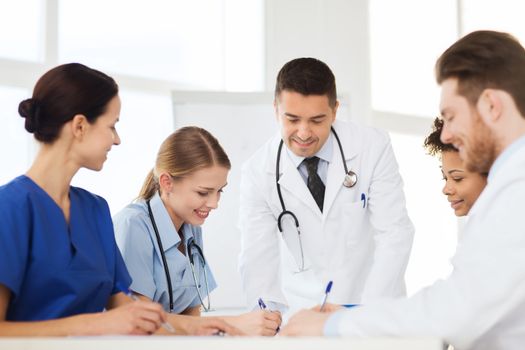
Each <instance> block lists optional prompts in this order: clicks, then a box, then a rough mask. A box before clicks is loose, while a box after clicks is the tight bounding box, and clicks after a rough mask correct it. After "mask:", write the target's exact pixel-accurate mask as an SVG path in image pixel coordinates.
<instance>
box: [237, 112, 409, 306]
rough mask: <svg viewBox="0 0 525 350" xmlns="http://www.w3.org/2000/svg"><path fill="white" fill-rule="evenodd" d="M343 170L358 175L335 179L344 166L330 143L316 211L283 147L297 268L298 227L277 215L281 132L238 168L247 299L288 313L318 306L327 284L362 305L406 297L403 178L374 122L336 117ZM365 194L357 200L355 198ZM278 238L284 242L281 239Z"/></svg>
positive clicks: (342, 298)
mask: <svg viewBox="0 0 525 350" xmlns="http://www.w3.org/2000/svg"><path fill="white" fill-rule="evenodd" d="M333 126H334V129H335V130H336V132H337V133H338V135H339V138H340V140H341V143H342V146H343V149H344V154H345V156H346V162H347V165H348V169H351V170H353V171H354V172H355V173H356V174H357V176H358V181H357V184H356V185H355V186H354V187H352V188H346V187H344V186H343V185H342V183H343V179H344V174H345V171H344V167H343V163H342V158H341V153H340V150H339V147H338V144H337V142H336V141H335V139H334V142H333V152H332V160H331V161H330V162H329V166H328V173H327V179H326V191H325V198H324V211H323V213H321V211H320V210H319V208H318V207H317V204H316V203H315V201H314V199H313V197H312V195H311V194H310V192H309V191H308V188H307V186H306V184H305V182H304V180H303V179H302V177H301V175H300V173H299V171H298V170H297V168H296V167H295V165H294V164H293V163H292V161H291V159H290V157H289V155H288V152H287V151H286V149H285V147H286V146H283V150H282V153H281V164H280V172H281V175H280V179H279V183H280V184H281V189H282V195H283V199H284V202H285V205H286V209H287V210H291V211H292V212H293V213H295V215H296V216H297V218H298V220H299V223H300V229H301V237H302V244H303V251H304V257H305V261H306V263H305V266H306V267H307V268H309V270H308V271H306V272H302V273H295V271H297V270H298V265H299V261H300V260H299V259H300V258H299V257H300V250H299V248H298V240H297V233H296V232H297V231H296V230H295V226H294V225H293V223H292V220H290V217H289V216H288V219H287V220H283V228H284V231H283V233H282V234H281V233H280V232H279V230H278V228H277V217H278V216H279V214H280V213H281V211H282V209H281V205H280V202H279V198H278V194H277V188H276V184H275V179H276V177H275V171H276V159H277V148H278V145H279V142H280V140H281V136H280V134H276V135H275V137H273V138H272V139H270V140H269V141H268V142H267V143H266V144H265V145H264V146H263V147H261V148H260V149H259V150H258V151H257V152H256V153H255V154H254V155H253V156H252V157H251V158H250V159H249V160H248V161H247V162H246V163H245V164H244V166H243V169H242V179H241V204H240V219H239V220H240V221H239V226H240V229H241V237H242V240H241V254H240V258H239V269H240V272H241V278H242V283H243V288H244V291H245V294H246V297H247V301H248V303H249V305H252V306H253V305H257V303H256V300H257V299H258V298H259V297H262V298H264V299H266V300H267V301H272V302H276V303H280V304H283V305H285V306H288V307H289V308H290V311H294V310H296V309H297V308H300V307H309V306H312V305H315V304H318V303H319V302H320V301H321V299H322V296H323V293H324V289H325V286H326V284H327V282H328V281H329V280H332V281H333V288H332V291H331V294H330V298H329V301H330V302H333V303H341V304H356V303H362V302H363V301H365V300H369V299H375V298H380V297H397V296H403V295H405V284H404V273H405V269H406V265H407V261H408V257H409V253H410V249H411V246H412V239H413V226H412V223H411V222H410V219H409V218H408V216H407V213H406V207H405V198H404V194H403V182H402V180H401V176H400V175H399V171H398V166H397V162H396V160H395V157H394V154H393V151H392V147H391V144H390V140H389V138H388V135H387V134H386V133H385V132H382V131H379V130H377V129H374V128H369V127H364V126H359V125H357V124H355V123H347V122H340V121H336V122H335V123H334V125H333ZM363 196H364V200H362V198H363ZM283 238H284V239H283Z"/></svg>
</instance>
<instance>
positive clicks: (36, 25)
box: [0, 0, 44, 61]
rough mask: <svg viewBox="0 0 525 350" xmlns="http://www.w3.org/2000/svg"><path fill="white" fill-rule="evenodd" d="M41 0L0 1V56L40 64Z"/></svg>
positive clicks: (42, 15) (41, 55)
mask: <svg viewBox="0 0 525 350" xmlns="http://www.w3.org/2000/svg"><path fill="white" fill-rule="evenodd" d="M42 9H43V3H42V0H16V1H8V0H5V1H1V2H0V57H3V58H10V59H17V60H23V61H40V60H41V59H42V57H43V54H42V53H43V52H42V50H41V47H42V45H41V44H42V39H43V35H42V28H43V26H42V24H43V20H44V13H43V10H42Z"/></svg>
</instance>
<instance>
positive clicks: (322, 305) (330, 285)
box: [320, 281, 333, 311]
mask: <svg viewBox="0 0 525 350" xmlns="http://www.w3.org/2000/svg"><path fill="white" fill-rule="evenodd" d="M332 284H333V282H332V281H330V282H328V284H327V285H326V290H325V291H324V298H323V301H322V303H321V309H320V311H323V309H324V304H326V299H328V293H330V291H331V290H332Z"/></svg>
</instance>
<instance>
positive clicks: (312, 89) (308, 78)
mask: <svg viewBox="0 0 525 350" xmlns="http://www.w3.org/2000/svg"><path fill="white" fill-rule="evenodd" d="M284 90H288V91H294V92H298V93H300V94H301V95H305V96H308V95H326V96H328V102H329V104H330V107H332V108H333V107H335V105H336V102H337V91H336V87H335V76H334V73H332V71H331V70H330V67H328V65H327V64H326V63H324V62H322V61H320V60H318V59H316V58H311V57H303V58H296V59H294V60H291V61H290V62H288V63H286V64H285V65H284V66H283V67H282V68H281V70H280V71H279V74H277V81H276V84H275V98H276V99H277V98H278V97H279V95H280V94H281V92H282V91H284Z"/></svg>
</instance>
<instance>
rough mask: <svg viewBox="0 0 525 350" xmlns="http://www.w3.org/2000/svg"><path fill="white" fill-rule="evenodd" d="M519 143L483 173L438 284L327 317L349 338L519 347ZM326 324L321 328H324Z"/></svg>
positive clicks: (524, 311)
mask: <svg viewBox="0 0 525 350" xmlns="http://www.w3.org/2000/svg"><path fill="white" fill-rule="evenodd" d="M524 199H525V146H522V147H521V148H520V149H518V150H517V151H516V152H515V153H513V154H512V156H511V157H510V158H507V159H506V160H505V161H504V162H503V163H501V164H500V167H499V169H497V170H496V173H491V174H490V175H489V179H488V184H487V187H485V190H484V191H483V192H482V193H481V195H480V196H479V198H478V200H477V201H476V203H475V205H474V206H473V207H472V209H471V211H470V213H469V220H468V222H467V224H466V226H465V231H464V232H463V235H462V238H461V240H460V242H459V245H458V248H457V251H456V254H455V256H454V257H453V259H452V263H453V266H454V269H453V271H452V273H451V275H450V276H449V277H448V278H447V279H446V280H441V281H438V282H436V283H435V284H434V285H432V286H430V287H428V288H425V289H423V290H422V291H420V292H419V293H417V294H415V295H414V296H412V297H411V298H408V299H404V300H396V301H393V302H379V303H373V304H370V305H365V306H363V307H360V308H356V309H355V310H347V311H345V312H341V313H340V314H336V315H334V316H333V317H334V319H333V320H330V321H329V322H328V323H329V324H330V323H331V321H333V325H334V326H335V327H334V328H335V329H334V331H335V332H336V333H338V334H343V335H353V336H433V337H436V336H437V337H440V338H442V339H444V340H445V341H447V342H449V343H451V344H452V345H454V347H455V349H456V350H457V349H476V350H483V349H487V350H489V349H490V350H497V349H505V350H513V349H516V350H517V349H520V350H521V349H523V348H524V347H525V219H524V212H523V208H524V206H523V202H524ZM328 328H330V327H327V329H328Z"/></svg>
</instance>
